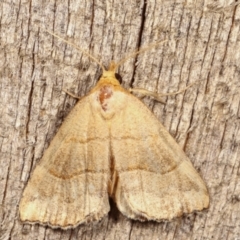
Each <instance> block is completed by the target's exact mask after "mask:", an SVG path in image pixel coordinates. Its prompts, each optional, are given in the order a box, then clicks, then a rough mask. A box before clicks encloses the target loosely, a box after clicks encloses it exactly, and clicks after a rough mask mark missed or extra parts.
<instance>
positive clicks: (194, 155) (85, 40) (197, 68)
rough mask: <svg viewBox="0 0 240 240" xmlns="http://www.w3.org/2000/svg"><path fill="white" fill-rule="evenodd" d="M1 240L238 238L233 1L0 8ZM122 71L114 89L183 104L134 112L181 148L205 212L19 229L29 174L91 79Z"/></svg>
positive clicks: (239, 17) (237, 20) (239, 88)
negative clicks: (201, 183) (205, 192)
mask: <svg viewBox="0 0 240 240" xmlns="http://www.w3.org/2000/svg"><path fill="white" fill-rule="evenodd" d="M0 23H1V25H0V26H1V28H0V29H1V30H0V36H1V38H0V44H1V45H0V47H1V51H0V55H1V56H0V59H1V61H0V77H1V78H0V88H1V91H0V94H1V98H0V99H1V100H0V111H1V115H0V146H1V155H0V239H1V240H6V239H14V240H15V239H16V240H19V239H27V240H28V239H39V240H41V239H54V240H56V239H61V240H62V239H71V240H73V239H114V240H115V239H116V240H118V239H143V240H145V239H147V240H148V239H176V240H178V239H229V240H232V239H233V240H239V239H240V171H239V169H240V167H239V162H240V159H239V158H240V147H239V146H240V133H239V131H240V110H239V109H240V106H239V102H240V50H239V49H240V34H239V26H240V6H239V5H238V3H237V2H235V1H209V0H206V1H171V0H169V1H150V0H147V1H133V0H132V1H98V0H97V1H93V2H92V1H82V0H79V1H76V0H69V1H64V0H63V1H52V0H50V1H37V0H35V1H28V0H25V1H17V0H16V1H10V0H6V1H5V0H4V1H1V3H0ZM46 29H47V30H50V31H54V32H55V33H56V34H58V35H60V36H62V37H64V38H65V39H68V40H70V41H72V42H74V43H75V44H77V45H78V46H79V47H81V48H83V49H86V50H87V51H89V52H90V53H91V54H92V55H94V56H95V57H96V58H97V59H99V60H100V61H102V62H103V64H104V65H105V66H107V65H108V64H109V62H110V61H111V60H115V61H119V60H120V59H122V58H123V57H124V56H126V55H127V54H128V53H131V52H132V51H134V50H135V49H136V48H138V47H142V46H146V45H148V44H150V43H152V42H156V41H161V40H169V41H168V42H166V43H164V44H162V45H159V46H158V47H156V48H155V49H152V50H149V51H147V52H145V53H143V54H141V55H139V56H137V57H134V58H132V59H129V61H127V62H126V63H124V64H123V65H122V66H121V67H120V69H119V73H120V74H121V76H122V78H123V86H124V87H126V88H129V87H141V88H145V89H148V90H151V91H156V92H174V91H177V90H178V89H181V88H184V87H185V86H187V85H188V84H191V83H193V82H195V81H199V82H198V84H195V85H194V86H192V87H191V88H189V89H188V90H187V91H186V92H185V93H183V94H179V95H175V96H170V97H164V98H163V99H164V100H165V102H166V105H163V104H161V103H159V102H156V101H153V100H152V99H149V98H145V99H144V102H145V103H146V104H147V105H148V106H149V107H150V109H152V111H153V112H154V114H155V115H156V116H157V117H158V119H159V120H160V121H161V122H162V123H163V125H164V126H165V127H166V129H168V130H169V132H170V133H171V134H172V136H173V137H174V138H175V139H176V141H177V142H178V143H179V144H180V146H182V147H183V149H184V151H185V152H186V153H187V155H188V156H189V158H190V159H191V161H192V162H193V164H194V166H195V168H196V169H197V170H198V172H199V173H200V174H201V176H202V177H203V179H204V180H205V182H206V183H207V186H208V189H209V192H210V198H211V202H210V208H209V209H208V210H205V211H202V212H198V213H194V214H191V215H187V216H184V217H182V218H179V219H175V220H174V221H172V222H162V223H156V222H145V223H141V222H138V221H132V220H129V219H127V218H126V217H124V216H123V215H122V214H121V213H120V212H119V211H118V210H117V208H116V206H115V205H114V203H112V202H111V211H110V213H109V215H108V216H107V217H105V218H104V219H103V220H102V221H101V222H99V223H94V224H89V225H83V226H79V227H77V228H76V229H73V230H67V231H62V230H59V229H57V230H52V229H51V228H47V227H42V226H39V225H34V226H29V225H26V224H24V225H23V224H22V223H21V222H20V221H19V218H18V204H19V200H20V198H21V194H22V191H23V189H24V186H25V185H26V183H27V181H28V178H29V176H30V173H31V172H32V170H33V169H34V166H35V164H36V163H37V162H38V161H39V160H40V158H41V156H42V154H43V151H44V150H45V149H46V148H47V146H48V144H49V142H50V140H51V139H52V138H53V136H54V135H55V133H56V132H57V130H58V128H59V126H60V125H61V123H62V121H63V120H64V118H65V117H66V116H67V114H68V113H69V112H70V110H71V109H72V107H73V106H74V104H75V103H76V100H75V99H73V98H72V97H70V96H69V95H67V94H66V93H64V92H63V91H62V89H68V90H69V91H71V92H73V93H75V94H77V95H78V96H83V95H85V94H86V93H87V92H88V91H89V90H90V89H91V88H92V87H93V86H94V85H95V83H96V81H97V80H98V78H99V76H100V74H101V69H100V68H99V67H98V66H97V64H96V63H94V62H93V61H92V60H90V59H89V58H88V57H87V56H84V55H82V54H81V53H78V52H77V51H76V49H74V48H73V47H71V46H68V45H66V44H65V43H63V42H61V41H60V40H58V39H56V38H53V37H52V36H51V35H49V34H47V33H46V32H45V30H46Z"/></svg>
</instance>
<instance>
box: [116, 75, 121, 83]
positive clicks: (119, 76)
mask: <svg viewBox="0 0 240 240" xmlns="http://www.w3.org/2000/svg"><path fill="white" fill-rule="evenodd" d="M115 78H116V79H117V80H118V81H119V82H120V84H121V83H122V77H121V75H120V74H118V73H115Z"/></svg>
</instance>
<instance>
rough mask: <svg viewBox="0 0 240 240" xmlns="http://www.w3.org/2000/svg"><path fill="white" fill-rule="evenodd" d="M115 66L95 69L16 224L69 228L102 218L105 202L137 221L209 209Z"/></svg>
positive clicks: (201, 186) (196, 179)
mask: <svg viewBox="0 0 240 240" xmlns="http://www.w3.org/2000/svg"><path fill="white" fill-rule="evenodd" d="M53 35H54V34H53ZM54 36H55V35H54ZM91 58H92V59H94V60H96V59H95V58H93V57H91ZM118 65H119V64H115V63H114V62H112V63H111V64H110V67H109V69H108V70H105V69H104V67H103V66H102V65H101V67H102V69H103V73H102V76H101V78H100V80H99V81H98V83H97V84H96V86H95V87H94V88H93V89H92V90H91V91H90V92H89V93H88V94H87V95H86V96H85V97H83V98H82V99H81V100H79V102H78V103H77V104H76V106H75V107H74V108H73V110H72V111H71V112H70V114H69V115H68V116H67V118H66V119H65V121H64V122H63V124H62V126H61V127H60V129H59V130H58V132H57V134H56V136H55V137H54V138H53V140H52V142H51V143H50V146H49V147H48V149H47V150H46V151H45V153H44V155H43V157H42V159H41V160H40V162H39V163H38V164H37V166H36V168H35V170H34V171H33V173H32V175H31V178H30V180H29V181H28V184H27V186H26V188H25V190H24V192H23V195H22V199H21V201H20V206H19V211H20V219H21V220H22V221H26V222H29V223H40V224H42V225H48V226H50V227H52V228H62V229H68V228H74V227H76V226H78V225H79V224H83V223H87V222H91V221H99V220H100V219H101V218H103V217H104V216H106V215H107V214H108V212H109V210H110V206H109V197H111V198H113V199H114V201H115V202H116V205H117V207H118V209H119V210H120V211H121V213H122V214H124V215H125V216H127V217H128V218H131V219H135V220H140V221H145V220H154V221H162V220H171V219H173V218H175V217H179V216H181V215H182V214H184V213H191V212H193V211H200V210H202V209H204V208H207V207H208V205H209V194H208V190H207V188H206V185H205V183H204V182H203V180H202V178H201V177H200V175H199V174H198V172H197V171H196V170H195V169H194V167H193V165H192V163H191V162H190V160H189V159H188V157H187V156H186V154H185V153H184V152H183V150H182V149H181V147H180V146H179V145H178V144H177V143H176V141H175V140H174V139H173V137H172V136H171V135H170V134H169V132H168V131H167V130H166V129H165V128H164V127H163V125H162V124H161V123H160V122H159V121H158V119H157V118H156V117H155V116H154V115H153V113H152V112H151V111H150V110H149V109H148V108H147V107H146V106H145V105H144V104H143V103H142V102H141V101H140V100H139V99H138V98H136V97H135V96H133V95H132V94H131V93H130V92H129V91H128V90H126V89H124V88H123V87H121V85H120V83H119V81H118V80H117V79H116V71H117V67H118Z"/></svg>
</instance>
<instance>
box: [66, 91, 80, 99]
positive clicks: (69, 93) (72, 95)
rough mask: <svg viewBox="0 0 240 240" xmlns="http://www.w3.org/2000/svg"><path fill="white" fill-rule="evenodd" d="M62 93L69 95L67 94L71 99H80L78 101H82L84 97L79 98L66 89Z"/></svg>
mask: <svg viewBox="0 0 240 240" xmlns="http://www.w3.org/2000/svg"><path fill="white" fill-rule="evenodd" d="M62 91H63V92H65V93H67V94H68V95H70V96H71V97H73V98H76V99H78V100H80V99H81V98H82V97H78V96H77V95H75V94H73V93H71V92H69V91H68V90H66V89H63V90H62Z"/></svg>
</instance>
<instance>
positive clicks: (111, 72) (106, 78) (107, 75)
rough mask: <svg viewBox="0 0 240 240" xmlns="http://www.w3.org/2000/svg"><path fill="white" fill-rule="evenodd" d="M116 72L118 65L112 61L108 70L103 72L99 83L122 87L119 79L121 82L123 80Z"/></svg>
mask: <svg viewBox="0 0 240 240" xmlns="http://www.w3.org/2000/svg"><path fill="white" fill-rule="evenodd" d="M116 70H117V65H116V63H115V62H113V61H112V62H111V63H110V65H109V67H108V70H105V69H104V70H103V73H102V76H101V77H100V79H99V83H101V82H104V83H106V82H109V83H111V84H113V85H120V83H121V82H120V81H119V79H120V80H121V78H119V76H120V75H119V74H117V73H116Z"/></svg>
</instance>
